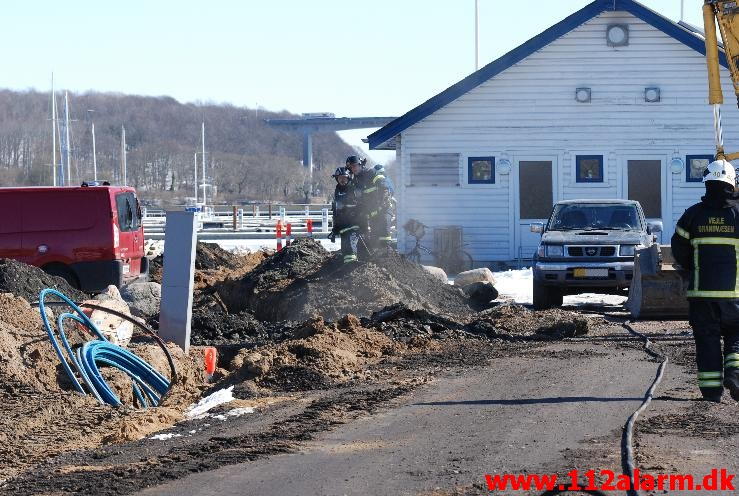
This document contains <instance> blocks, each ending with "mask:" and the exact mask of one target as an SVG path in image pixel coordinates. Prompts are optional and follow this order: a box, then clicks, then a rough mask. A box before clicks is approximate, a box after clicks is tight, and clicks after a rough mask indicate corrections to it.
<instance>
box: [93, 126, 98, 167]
mask: <svg viewBox="0 0 739 496" xmlns="http://www.w3.org/2000/svg"><path fill="white" fill-rule="evenodd" d="M92 179H93V180H94V181H97V180H98V159H97V152H96V151H95V123H94V122H93V123H92Z"/></svg>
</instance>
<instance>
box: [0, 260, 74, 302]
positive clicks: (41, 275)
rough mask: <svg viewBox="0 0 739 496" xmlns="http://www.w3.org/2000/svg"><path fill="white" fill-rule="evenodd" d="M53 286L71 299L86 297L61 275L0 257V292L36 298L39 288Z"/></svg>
mask: <svg viewBox="0 0 739 496" xmlns="http://www.w3.org/2000/svg"><path fill="white" fill-rule="evenodd" d="M46 288H53V289H57V290H59V291H61V292H62V293H64V294H65V295H67V296H69V297H70V298H71V299H72V300H73V301H81V300H84V299H85V298H87V296H86V295H85V293H83V292H81V291H78V290H76V289H74V288H73V287H72V286H70V285H69V283H68V282H67V281H65V280H64V279H62V278H61V277H57V276H52V275H49V274H47V273H46V272H44V271H43V270H41V269H39V268H38V267H34V266H33V265H27V264H24V263H22V262H18V261H16V260H10V259H6V258H3V259H0V293H13V294H14V295H16V296H20V297H22V298H24V299H25V300H26V301H36V300H38V294H39V293H40V292H41V290H43V289H46Z"/></svg>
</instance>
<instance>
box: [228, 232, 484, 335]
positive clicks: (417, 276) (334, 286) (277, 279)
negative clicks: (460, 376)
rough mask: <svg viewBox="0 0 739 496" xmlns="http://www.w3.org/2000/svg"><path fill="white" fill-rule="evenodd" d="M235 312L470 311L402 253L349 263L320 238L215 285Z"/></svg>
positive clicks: (284, 315)
mask: <svg viewBox="0 0 739 496" xmlns="http://www.w3.org/2000/svg"><path fill="white" fill-rule="evenodd" d="M213 289H214V292H215V293H216V294H217V295H218V297H219V299H220V300H221V301H222V302H223V303H224V304H225V307H226V308H227V310H228V311H229V313H238V312H242V311H245V310H247V311H250V312H252V313H253V314H254V316H255V317H256V318H257V319H259V320H262V321H267V322H279V321H302V320H306V319H310V318H312V317H322V318H324V319H325V320H332V321H334V320H337V319H339V318H341V317H342V316H344V315H347V314H354V315H357V316H359V317H368V316H369V315H371V314H372V312H374V311H375V310H378V309H380V308H382V307H384V306H386V305H392V304H395V303H398V302H401V301H402V302H404V303H405V304H406V305H407V306H409V307H411V308H413V309H426V310H428V311H431V312H434V313H437V314H441V315H450V316H464V315H467V314H469V312H470V306H469V300H468V298H467V297H466V296H465V295H464V294H463V293H462V292H461V291H460V290H459V289H457V288H454V287H452V286H450V285H448V284H444V283H443V282H440V281H439V280H438V279H436V278H435V277H434V276H432V275H431V274H429V273H428V272H426V271H425V270H423V268H422V267H421V266H419V265H417V264H414V263H412V262H409V261H408V260H406V259H405V258H403V257H402V256H401V255H398V254H397V253H389V254H387V255H385V256H382V257H379V258H377V259H376V260H374V261H371V262H368V263H355V264H344V263H343V262H342V260H341V257H340V256H338V255H337V254H331V253H329V252H327V251H326V250H325V249H324V248H323V247H322V246H321V245H320V244H319V243H318V242H317V241H314V240H312V239H301V240H298V241H296V242H295V243H293V244H292V245H291V246H289V247H287V248H285V249H283V250H282V251H280V252H278V253H277V254H275V255H274V256H272V257H270V258H268V259H266V260H265V261H264V262H263V263H261V264H260V265H259V266H257V267H256V268H255V269H254V270H252V271H251V272H249V273H247V274H246V275H245V276H244V277H242V278H240V279H232V280H227V281H224V282H222V283H219V284H216V285H215V286H214V288H213Z"/></svg>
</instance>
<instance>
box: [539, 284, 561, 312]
mask: <svg viewBox="0 0 739 496" xmlns="http://www.w3.org/2000/svg"><path fill="white" fill-rule="evenodd" d="M562 297H563V295H562V291H560V290H559V289H557V288H552V287H548V286H545V285H543V284H542V283H540V282H538V281H534V309H535V310H546V309H547V308H552V307H559V306H562Z"/></svg>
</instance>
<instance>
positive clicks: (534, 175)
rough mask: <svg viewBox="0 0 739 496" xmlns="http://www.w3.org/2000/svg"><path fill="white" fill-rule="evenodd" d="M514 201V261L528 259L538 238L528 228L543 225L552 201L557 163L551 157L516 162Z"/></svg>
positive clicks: (531, 255)
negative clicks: (515, 259)
mask: <svg viewBox="0 0 739 496" xmlns="http://www.w3.org/2000/svg"><path fill="white" fill-rule="evenodd" d="M516 163H517V167H516V171H517V179H518V181H517V183H518V201H516V205H515V212H516V215H515V218H516V223H515V230H516V232H515V236H516V243H515V247H516V254H515V255H516V258H519V259H523V260H527V259H531V258H532V257H533V256H534V253H535V252H536V248H537V247H538V246H539V241H540V239H541V235H540V234H538V233H532V232H531V228H530V226H531V224H532V223H535V222H542V223H545V222H547V220H548V219H549V214H550V213H551V212H552V205H554V202H555V200H556V198H555V192H556V191H557V188H556V173H557V161H556V159H555V158H553V157H548V158H546V159H544V158H539V157H536V158H530V159H529V158H521V159H519V160H517V162H516Z"/></svg>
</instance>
